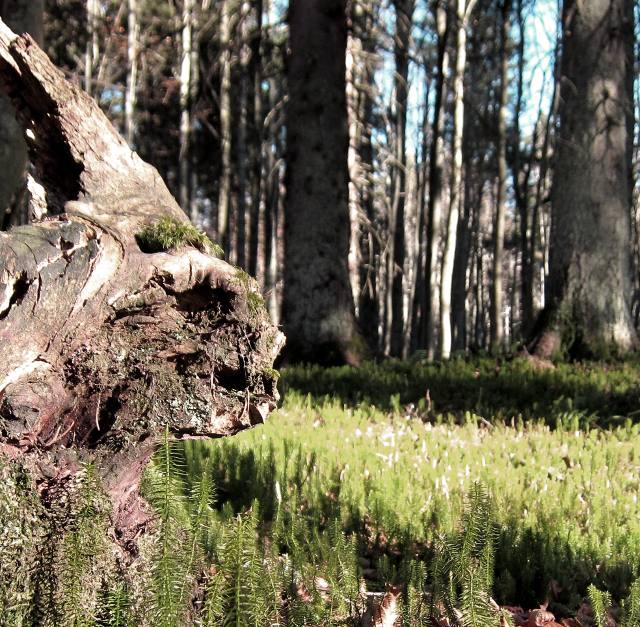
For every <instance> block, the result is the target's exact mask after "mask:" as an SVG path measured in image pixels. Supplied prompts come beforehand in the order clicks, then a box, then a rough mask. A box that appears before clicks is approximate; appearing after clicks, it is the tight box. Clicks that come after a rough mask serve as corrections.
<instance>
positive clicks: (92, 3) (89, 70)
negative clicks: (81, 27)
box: [84, 0, 100, 96]
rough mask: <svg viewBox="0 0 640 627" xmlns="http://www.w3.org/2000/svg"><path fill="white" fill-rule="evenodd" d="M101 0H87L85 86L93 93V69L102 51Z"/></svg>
mask: <svg viewBox="0 0 640 627" xmlns="http://www.w3.org/2000/svg"><path fill="white" fill-rule="evenodd" d="M99 10H100V5H99V0H87V43H86V46H85V51H84V88H85V91H86V92H87V93H88V94H89V95H90V96H91V95H93V70H94V67H95V64H96V61H97V58H98V55H99V53H100V51H99V50H98V23H97V22H98V12H99Z"/></svg>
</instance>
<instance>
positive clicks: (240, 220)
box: [235, 2, 251, 268]
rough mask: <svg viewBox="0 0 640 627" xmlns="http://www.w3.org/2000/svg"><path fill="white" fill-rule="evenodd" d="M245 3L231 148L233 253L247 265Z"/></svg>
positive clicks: (247, 59)
mask: <svg viewBox="0 0 640 627" xmlns="http://www.w3.org/2000/svg"><path fill="white" fill-rule="evenodd" d="M249 8H250V7H249V3H248V2H247V3H243V4H242V7H241V13H240V25H239V29H238V30H239V31H240V33H239V35H240V50H239V52H238V57H239V61H240V63H239V68H238V71H239V73H240V76H239V82H240V85H239V90H238V91H239V94H238V95H237V96H236V99H237V107H238V109H237V112H238V115H237V124H238V126H237V137H238V143H237V146H236V150H235V156H236V162H235V171H236V181H237V185H238V194H237V200H236V257H235V263H236V265H238V266H239V267H240V268H245V267H246V265H247V256H246V250H247V189H248V187H249V185H248V182H247V178H248V173H249V168H248V167H247V166H248V165H249V164H248V161H249V152H248V150H247V127H248V124H249V112H248V108H249V92H250V89H249V62H250V54H251V50H250V48H249V46H248V39H249Z"/></svg>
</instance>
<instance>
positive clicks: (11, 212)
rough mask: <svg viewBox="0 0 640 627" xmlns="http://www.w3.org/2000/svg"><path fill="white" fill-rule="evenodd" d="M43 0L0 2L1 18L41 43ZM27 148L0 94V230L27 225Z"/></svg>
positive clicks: (9, 106) (6, 101) (5, 100)
mask: <svg viewBox="0 0 640 627" xmlns="http://www.w3.org/2000/svg"><path fill="white" fill-rule="evenodd" d="M43 10H44V9H43V0H0V17H2V19H3V20H4V21H5V22H6V23H7V24H8V25H9V26H10V27H11V28H13V29H14V30H15V31H16V32H18V33H24V32H27V33H29V34H30V35H31V36H32V37H33V38H34V39H35V40H36V41H37V42H40V43H42V15H43ZM26 165H27V147H26V145H25V143H24V139H23V137H22V129H21V128H20V127H19V126H18V124H17V122H16V120H15V114H14V112H13V109H12V107H11V104H10V103H9V101H8V99H7V98H6V97H5V96H4V95H0V171H1V172H2V176H0V227H1V228H3V229H6V228H8V227H9V226H11V225H15V224H21V223H24V222H26V220H27V216H26V215H24V212H23V211H21V209H20V204H21V203H20V202H19V199H18V196H19V194H20V190H21V189H22V188H23V177H24V171H25V167H26Z"/></svg>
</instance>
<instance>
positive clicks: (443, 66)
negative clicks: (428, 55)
mask: <svg viewBox="0 0 640 627" xmlns="http://www.w3.org/2000/svg"><path fill="white" fill-rule="evenodd" d="M435 14H436V15H435V18H436V28H437V31H438V77H437V80H436V93H435V102H434V107H433V124H432V130H431V151H430V155H429V204H428V220H427V261H426V268H425V269H426V293H427V299H428V307H427V308H426V311H425V317H424V347H425V348H426V350H427V355H428V357H429V359H433V358H434V357H435V353H436V333H435V330H436V320H437V318H438V305H437V303H438V299H437V292H436V281H435V279H436V269H437V265H438V245H439V243H440V220H441V219H442V167H443V159H444V137H443V130H442V127H443V126H444V117H445V111H446V103H447V85H446V76H447V74H448V73H449V50H448V47H447V39H448V34H449V18H448V15H447V8H446V4H445V0H435Z"/></svg>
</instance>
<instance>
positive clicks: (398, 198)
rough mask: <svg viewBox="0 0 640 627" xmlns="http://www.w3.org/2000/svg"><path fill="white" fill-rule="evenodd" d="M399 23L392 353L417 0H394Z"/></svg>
mask: <svg viewBox="0 0 640 627" xmlns="http://www.w3.org/2000/svg"><path fill="white" fill-rule="evenodd" d="M394 6H395V13H396V25H395V40H394V41H395V45H394V57H395V86H394V91H395V98H394V108H395V144H394V168H393V173H392V178H393V208H392V215H391V220H390V222H391V225H392V227H391V230H392V238H393V246H392V251H391V264H390V272H389V283H390V285H389V287H390V291H391V311H390V313H391V324H390V336H389V339H390V344H389V349H390V354H391V355H393V356H395V357H400V356H402V354H403V352H404V350H403V348H404V347H403V338H404V333H403V331H404V291H403V276H404V260H405V244H406V243H405V205H406V193H407V189H406V187H407V141H406V131H407V96H408V93H409V86H408V80H409V46H410V42H411V27H412V25H413V9H414V0H394Z"/></svg>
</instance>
